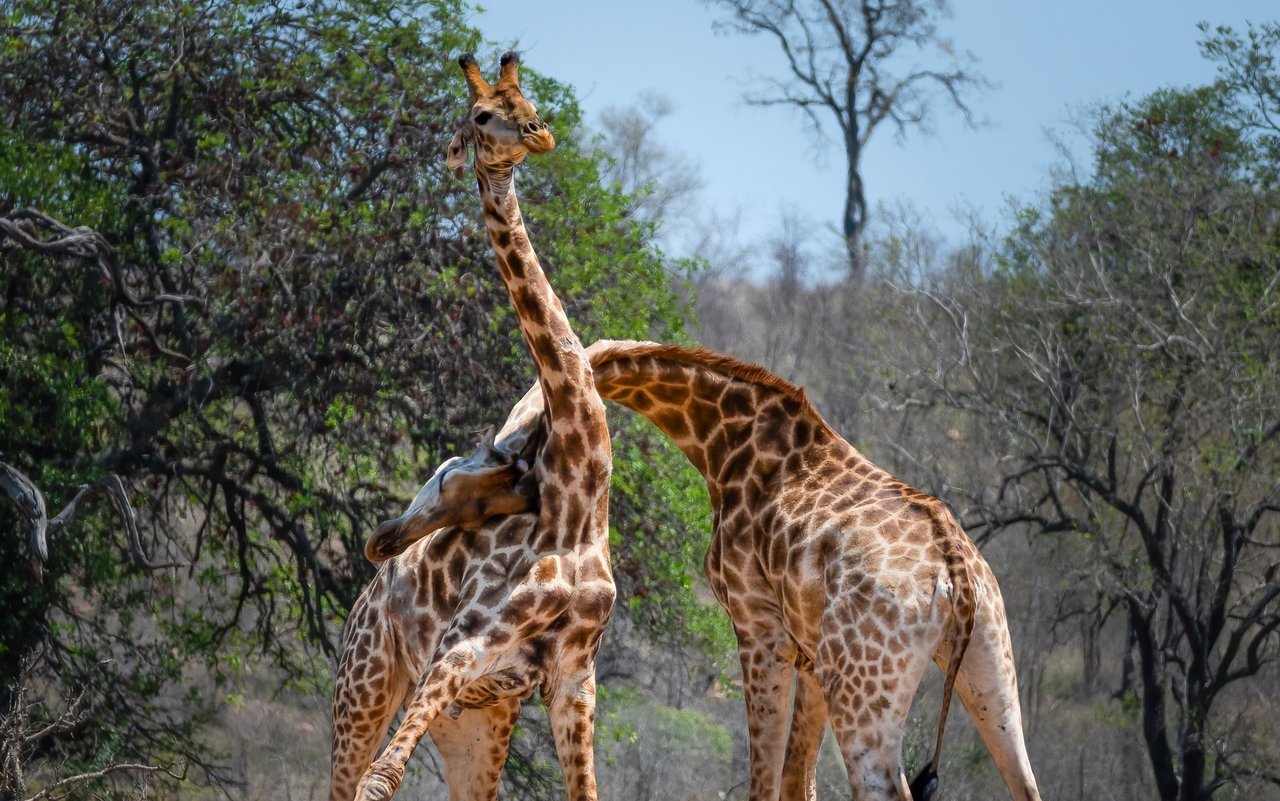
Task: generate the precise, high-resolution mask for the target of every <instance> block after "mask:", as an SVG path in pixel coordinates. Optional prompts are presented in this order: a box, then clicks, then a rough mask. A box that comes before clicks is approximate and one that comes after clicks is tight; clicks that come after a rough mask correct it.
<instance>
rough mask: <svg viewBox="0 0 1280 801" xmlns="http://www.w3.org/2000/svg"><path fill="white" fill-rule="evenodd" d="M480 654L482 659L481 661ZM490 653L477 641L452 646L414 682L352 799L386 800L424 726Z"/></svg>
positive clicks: (489, 658) (481, 668)
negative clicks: (396, 722)
mask: <svg viewBox="0 0 1280 801" xmlns="http://www.w3.org/2000/svg"><path fill="white" fill-rule="evenodd" d="M482 655H485V658H484V659H483V660H482ZM492 660H493V655H492V653H490V652H489V650H488V649H486V648H485V646H484V645H483V644H482V643H481V642H478V641H472V642H470V643H468V642H467V641H464V642H463V643H461V644H459V645H456V646H454V647H453V648H451V649H449V651H447V652H446V653H445V655H444V656H443V658H441V659H439V660H437V661H436V662H435V664H434V665H433V666H432V667H431V669H430V670H428V671H427V672H426V674H425V675H424V676H423V677H422V679H421V680H420V681H419V682H418V686H417V687H416V688H415V689H414V692H413V696H412V698H411V699H410V700H409V703H408V705H407V706H406V707H405V713H404V719H403V720H402V721H401V722H400V728H399V729H397V730H396V733H395V735H394V736H392V738H391V741H390V742H388V743H387V747H386V749H384V750H383V752H382V755H381V756H380V757H378V759H377V760H375V761H374V763H373V764H372V765H370V766H369V769H368V770H366V771H365V773H364V776H363V777H361V779H360V784H359V786H358V787H357V788H356V801H386V799H389V798H391V796H393V795H395V792H396V788H398V787H399V786H400V782H401V781H402V780H403V779H404V769H405V765H406V764H407V763H408V761H409V757H410V756H411V755H412V754H413V749H414V748H416V747H417V745H418V743H419V742H420V741H421V740H422V737H423V735H425V734H426V733H427V729H428V728H430V726H431V724H432V723H433V722H435V720H436V719H437V718H438V717H439V716H440V713H441V712H443V711H444V710H445V709H446V708H447V707H449V706H450V705H451V704H453V702H454V701H455V700H456V699H457V697H458V694H459V693H460V692H461V691H462V688H463V687H465V686H466V685H467V684H468V683H469V682H471V681H473V680H474V679H476V678H477V677H478V676H480V675H481V674H482V673H484V671H485V670H486V669H487V668H488V666H489V664H490V663H491V662H492Z"/></svg>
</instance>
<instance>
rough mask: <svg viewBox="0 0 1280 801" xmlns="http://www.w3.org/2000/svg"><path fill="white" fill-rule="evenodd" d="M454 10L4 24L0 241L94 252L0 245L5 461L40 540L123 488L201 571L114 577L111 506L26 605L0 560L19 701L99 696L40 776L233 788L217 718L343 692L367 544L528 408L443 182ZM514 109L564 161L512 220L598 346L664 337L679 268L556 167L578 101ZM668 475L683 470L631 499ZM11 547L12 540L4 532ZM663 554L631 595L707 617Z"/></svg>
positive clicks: (265, 11) (480, 238)
mask: <svg viewBox="0 0 1280 801" xmlns="http://www.w3.org/2000/svg"><path fill="white" fill-rule="evenodd" d="M466 10H467V9H466V6H464V5H463V4H462V3H461V2H458V1H457V0H404V1H403V2H401V1H400V0H356V2H347V1H346V0H342V2H338V1H337V0H333V1H332V2H328V1H326V0H321V1H320V2H314V3H308V4H305V5H303V4H292V3H290V4H284V3H279V2H274V1H273V0H243V1H242V2H231V1H230V0H208V1H206V2H195V1H194V0H183V1H182V2H177V3H164V4H158V3H144V4H138V3H123V2H96V1H94V2H91V1H90V0H71V2H67V3H59V4H54V5H50V4H48V3H43V2H32V0H3V1H2V2H0V26H3V27H2V29H0V215H2V216H3V217H4V219H6V220H10V221H12V220H15V219H17V217H16V215H18V214H19V213H20V212H21V210H22V209H25V208H36V209H39V210H41V211H42V212H44V213H45V214H48V215H50V216H51V217H52V218H55V219H56V220H60V221H62V222H64V223H66V224H67V225H68V226H88V227H90V228H92V229H94V230H95V231H97V232H98V233H99V234H101V236H102V238H103V239H104V240H105V243H107V248H106V249H104V250H103V252H101V253H98V254H96V255H85V254H83V253H82V254H80V255H79V256H77V255H76V254H75V253H60V254H55V253H52V252H50V251H48V250H47V249H41V248H39V247H29V246H28V247H23V246H21V245H20V243H19V240H17V239H13V238H10V239H5V238H3V236H2V235H0V247H3V250H0V259H3V261H0V296H2V297H3V298H4V302H3V306H0V330H2V332H3V333H2V335H0V387H3V388H4V389H0V423H2V424H0V459H3V460H4V461H7V462H10V463H12V464H14V465H15V466H17V467H18V468H19V469H21V470H22V471H24V472H25V473H27V475H29V476H30V477H31V478H32V479H33V480H34V481H35V482H36V483H37V484H38V485H40V486H41V487H43V488H44V490H45V492H46V495H47V497H48V499H49V502H50V505H51V508H60V504H61V503H65V501H66V500H67V499H69V497H70V495H71V494H72V493H73V492H74V490H75V488H76V486H77V485H80V484H83V483H87V482H90V481H94V480H97V479H99V478H101V477H103V476H107V475H111V474H115V475H118V476H120V477H121V478H122V480H123V481H124V482H125V485H126V486H127V487H128V489H129V493H130V496H131V498H132V501H133V505H134V507H135V509H136V511H137V513H138V515H139V518H140V521H141V528H142V530H143V533H144V545H145V548H146V549H147V551H148V552H149V553H150V554H151V556H152V557H153V558H154V560H155V561H156V562H164V563H176V564H179V565H181V567H180V568H177V569H169V570H166V571H147V570H144V569H141V568H140V567H138V566H136V565H133V564H130V563H129V562H128V561H127V560H126V559H124V558H122V557H123V554H124V544H123V540H122V538H121V537H120V536H119V535H118V534H115V533H114V532H115V530H116V529H117V527H118V524H117V519H116V518H115V517H114V515H113V513H112V510H111V509H110V508H108V507H106V506H105V505H99V506H96V507H93V508H91V509H90V510H89V512H88V513H87V515H86V516H85V517H84V518H82V519H81V520H80V521H79V522H78V523H77V524H76V526H75V527H74V528H73V529H70V530H68V531H67V532H66V533H65V534H64V535H62V536H60V537H58V538H56V539H55V540H54V541H53V542H52V543H51V544H50V547H51V562H50V565H49V566H48V571H49V572H48V576H47V579H46V582H45V583H44V584H43V585H41V586H39V587H33V585H32V581H31V578H30V576H29V574H28V573H27V571H26V568H25V565H26V563H27V561H26V554H25V553H23V552H22V549H21V547H20V544H19V542H18V538H16V537H6V538H5V539H4V540H3V543H2V544H0V557H3V565H4V567H3V568H0V594H2V595H3V597H4V602H5V608H6V610H7V611H8V610H12V614H7V615H6V620H5V621H4V623H3V624H0V632H2V633H3V638H0V666H3V668H4V670H3V673H4V675H5V676H6V677H13V676H17V675H18V671H17V669H16V666H17V664H18V661H19V660H20V659H21V658H22V657H24V656H29V655H31V654H36V655H38V659H37V661H36V663H35V666H34V668H33V670H32V676H33V678H32V682H34V683H36V684H38V685H40V687H41V688H42V691H43V692H44V693H45V694H46V695H47V697H49V698H51V699H56V698H58V697H66V698H70V697H73V696H74V693H73V692H72V691H71V690H69V689H67V688H72V687H77V688H78V687H84V688H88V696H87V697H86V699H85V701H84V703H85V704H86V706H87V708H89V709H91V710H92V714H90V715H87V716H85V717H84V719H83V720H78V721H77V723H76V725H75V726H74V727H72V728H71V730H69V731H51V732H49V733H48V736H47V737H45V738H43V740H42V741H41V742H38V743H35V744H34V745H33V747H32V748H31V749H30V750H28V751H27V752H26V756H27V758H28V759H29V760H31V763H32V764H33V765H35V766H37V768H38V771H39V770H44V769H45V767H48V769H49V770H56V768H55V767H54V766H55V765H57V764H64V767H65V769H66V770H75V769H78V768H80V767H82V766H86V765H91V764H92V763H93V762H94V760H98V759H103V758H107V759H118V760H120V761H130V760H140V761H154V762H157V763H160V764H165V765H177V764H179V763H182V762H190V763H193V764H195V765H196V766H197V767H199V768H201V770H200V771H193V772H192V776H193V778H196V779H198V780H199V781H209V782H215V783H217V782H224V781H226V780H228V779H229V778H231V777H230V776H229V774H227V773H226V772H224V771H222V770H221V769H220V768H219V765H218V759H217V755H216V754H212V753H210V751H209V749H208V748H207V747H206V740H205V738H204V737H203V736H202V733H201V727H202V726H204V725H205V724H206V723H207V722H208V720H209V718H210V716H212V715H213V714H214V712H215V710H216V709H217V708H218V706H219V705H220V704H221V703H222V702H223V701H224V700H225V699H223V698H222V697H221V696H220V693H221V690H220V689H219V688H220V687H222V686H224V685H225V684H226V683H227V681H228V679H229V678H230V677H232V676H234V675H235V674H236V673H237V672H238V671H241V670H243V669H244V668H245V667H246V666H247V665H251V664H255V663H263V662H267V663H269V664H271V665H273V666H274V668H276V669H278V670H279V671H280V673H279V675H280V676H281V680H282V681H285V682H289V683H290V684H291V685H297V684H299V683H301V684H318V685H321V686H323V684H324V683H325V682H326V681H327V675H325V674H324V673H323V668H324V666H323V665H321V672H320V673H319V674H317V671H316V661H315V660H313V659H311V658H310V654H311V652H312V649H313V647H315V646H319V647H320V648H323V649H326V650H331V649H332V646H333V634H334V631H335V628H336V626H337V625H338V624H340V622H341V621H342V619H343V618H344V616H345V614H346V610H347V609H348V608H349V607H350V605H351V603H352V602H353V600H354V598H355V596H356V594H357V593H358V591H359V588H360V586H361V585H362V583H363V582H364V581H365V580H367V578H368V577H369V576H370V575H371V567H370V566H369V565H368V564H367V563H365V561H364V560H363V558H362V556H361V550H360V547H361V545H362V542H363V539H364V538H365V536H366V534H367V533H368V531H369V530H370V527H371V526H372V525H374V524H376V523H377V522H378V521H379V520H381V519H385V518H386V517H389V516H391V515H393V514H396V513H398V512H399V511H401V508H402V507H403V504H404V501H405V495H406V494H407V493H409V492H412V490H413V489H414V488H416V482H417V481H418V480H419V479H420V478H421V476H422V474H423V472H424V471H425V469H427V468H429V467H431V466H434V465H435V464H436V463H438V462H439V461H440V460H441V459H443V458H444V457H445V456H447V455H448V454H449V453H450V452H451V451H454V450H457V449H460V448H466V447H469V440H470V439H471V437H472V433H471V432H473V431H474V430H477V429H479V428H482V427H483V426H484V425H486V424H488V423H490V422H493V421H495V420H499V419H501V417H502V416H503V415H504V414H505V411H506V409H507V407H509V405H510V403H511V402H512V400H513V399H514V398H515V397H516V396H517V395H518V393H519V391H520V390H522V389H523V388H524V387H525V386H527V385H528V383H529V380H530V376H529V373H528V368H527V367H526V366H525V365H526V363H527V359H525V358H524V357H523V356H522V354H521V351H520V348H521V347H522V345H521V344H520V343H521V340H520V337H519V334H518V331H517V329H516V326H515V324H514V320H513V318H512V317H511V316H510V313H509V311H508V305H509V304H508V302H507V298H506V296H505V292H504V291H503V290H502V287H501V284H500V283H499V282H498V281H497V278H496V276H495V275H494V274H493V272H494V271H493V270H491V269H490V268H489V266H490V264H491V262H492V256H491V252H490V247H489V244H488V242H487V240H486V238H485V237H484V235H483V229H482V228H481V227H480V226H479V224H478V219H477V215H476V213H475V212H476V203H475V199H474V193H475V188H474V186H473V184H472V182H471V181H470V180H458V179H456V178H454V177H453V176H452V175H451V174H449V173H448V172H447V171H446V169H445V167H444V164H443V158H442V155H441V154H442V153H443V150H444V145H445V143H446V142H447V140H448V137H449V136H451V134H452V130H451V121H452V120H454V119H455V118H456V117H457V116H458V115H459V114H460V113H461V110H462V101H461V98H463V97H464V96H465V95H464V93H463V91H462V84H461V81H460V80H459V76H458V74H457V69H456V66H455V65H454V64H453V61H452V58H453V57H454V56H456V55H457V54H458V53H460V52H463V51H469V50H476V49H478V48H479V47H480V45H481V44H482V43H481V40H480V37H479V35H478V34H477V33H476V32H475V31H474V30H471V29H469V28H467V27H466V26H464V25H463V24H461V23H460V22H459V20H461V19H463V18H464V17H465V13H466ZM523 83H524V84H525V86H526V88H527V89H528V90H529V93H530V95H532V96H535V97H536V98H537V100H538V103H539V105H540V107H542V108H543V110H544V111H545V112H546V113H545V114H544V116H545V118H546V119H547V120H548V122H549V123H550V124H551V125H552V127H553V128H554V129H555V130H556V131H557V132H558V133H560V134H562V135H561V136H560V137H559V138H560V140H561V145H560V147H558V148H557V150H556V151H555V152H554V153H553V154H552V155H550V156H548V157H546V158H545V159H543V160H540V161H538V162H536V163H535V164H531V165H530V166H529V167H528V168H526V170H525V171H524V172H523V173H522V185H521V193H522V197H523V198H524V199H525V207H526V213H527V216H528V218H529V221H530V228H531V231H532V235H533V237H534V240H535V242H537V243H538V247H539V250H540V253H541V254H542V255H543V256H544V258H545V262H546V263H547V266H548V271H549V273H550V274H551V276H552V280H553V282H554V283H555V285H556V287H557V289H558V290H559V291H560V294H561V297H562V299H563V300H564V301H565V303H566V306H567V308H568V311H569V314H570V316H571V318H572V319H573V320H574V321H575V323H576V324H577V325H578V326H579V333H580V334H581V335H582V336H583V338H584V340H586V341H590V340H591V339H593V338H596V337H599V336H612V337H659V338H671V337H674V336H678V333H679V320H680V312H681V310H680V307H679V305H678V302H677V300H676V296H675V295H674V294H672V293H671V292H670V290H669V288H668V287H669V273H670V270H671V269H672V268H673V266H672V265H669V264H667V263H666V261H665V260H664V258H663V256H662V254H661V253H659V252H658V251H657V250H655V249H654V248H653V247H651V246H650V245H648V244H647V243H648V240H649V236H650V230H649V229H648V228H647V227H645V226H641V225H638V224H635V223H633V222H630V221H629V220H628V216H627V215H628V209H629V208H631V206H632V202H631V201H630V200H629V199H628V198H627V197H626V196H624V195H623V194H621V193H620V192H618V191H615V190H613V189H610V188H609V187H607V186H602V185H601V181H600V178H599V170H600V164H599V157H597V156H592V155H589V154H586V153H584V152H583V151H581V150H579V149H578V148H576V147H575V146H574V144H573V142H572V137H568V136H564V135H563V134H564V132H567V131H570V130H574V129H576V128H577V127H578V126H579V124H580V112H579V110H578V107H577V105H576V102H575V100H574V98H573V97H572V95H571V94H570V92H569V91H568V90H567V89H566V88H565V87H564V86H562V85H560V84H557V83H556V82H554V81H552V80H550V79H546V78H542V77H539V76H537V75H536V74H534V73H532V72H531V71H526V72H525V80H524V82H523ZM35 164H38V165H40V169H31V165H35ZM35 233H36V234H46V233H47V232H46V231H36V232H35ZM37 238H38V237H37ZM627 441H629V440H625V441H624V442H623V446H622V447H620V448H619V450H620V451H622V452H624V453H627V452H634V450H635V449H634V448H630V447H628V446H627V445H626V442H627ZM636 441H637V442H643V441H644V440H643V437H641V438H640V439H638V440H636ZM637 447H639V446H637ZM646 447H647V446H646ZM638 458H639V457H638ZM646 458H648V457H646ZM663 459H667V460H668V461H669V462H674V461H677V460H678V459H679V457H678V455H675V456H670V455H660V454H656V453H655V455H653V456H652V459H651V460H650V461H648V462H644V463H643V464H639V463H638V464H636V465H630V464H627V463H623V464H621V465H620V467H621V470H620V472H621V473H623V474H624V475H625V474H627V472H628V471H642V470H659V471H666V470H668V469H669V468H668V467H665V466H664V464H666V463H665V462H663V461H662V460H663ZM664 491H665V490H662V489H660V488H655V487H651V486H645V485H640V484H637V485H635V486H632V487H630V488H628V489H627V491H626V492H627V497H628V498H629V499H631V500H630V507H629V508H631V509H633V510H635V515H636V516H635V517H634V518H626V517H622V516H619V515H615V518H614V520H615V524H616V525H617V526H618V528H619V530H621V531H628V530H639V529H642V528H645V527H647V526H650V525H652V526H653V527H654V528H655V529H656V530H662V531H665V532H674V531H677V530H678V531H688V530H692V529H693V527H694V525H695V524H686V523H681V522H679V520H678V519H677V517H675V516H673V515H681V514H687V513H688V510H689V509H690V508H691V506H690V504H689V503H685V505H684V506H682V507H680V508H679V509H677V510H676V511H675V512H674V513H673V512H670V511H669V509H670V507H668V506H666V505H664V503H663V502H661V501H660V500H659V495H660V493H661V492H664ZM623 506H624V508H628V507H627V505H625V504H624V505H623ZM640 510H643V514H640ZM0 528H3V529H4V530H7V531H17V530H19V521H18V520H17V516H16V514H15V512H14V510H13V509H12V507H10V506H9V505H7V504H5V505H3V506H2V507H0ZM662 542H663V543H665V545H664V547H665V548H666V550H663V549H657V548H655V549H654V550H652V551H645V552H643V554H642V555H641V556H639V557H637V558H633V559H632V562H633V563H634V569H633V570H632V572H631V574H630V580H631V581H632V586H633V587H634V588H636V590H637V593H638V594H644V588H645V587H646V586H648V584H647V583H648V582H649V581H651V580H652V581H653V582H654V585H655V586H654V589H653V590H652V598H653V600H652V601H651V603H652V604H653V605H654V608H658V607H661V606H663V605H664V604H665V603H666V601H665V600H664V599H668V598H673V596H672V595H671V594H672V593H675V594H676V596H677V597H675V598H674V600H673V601H672V603H673V604H674V606H676V607H678V608H684V607H687V606H689V604H692V603H693V602H692V601H691V600H689V596H690V592H691V590H690V587H689V585H688V583H687V582H680V581H672V580H671V579H670V578H669V576H670V574H671V572H672V569H673V568H672V567H671V565H672V561H671V560H672V558H673V554H680V555H683V553H684V548H685V544H684V542H683V541H680V540H679V538H677V537H674V536H668V537H666V538H665V539H663V540H662ZM627 548H628V540H627V538H626V537H625V536H623V537H620V539H619V550H621V551H623V553H624V554H625V552H626V550H627ZM651 564H652V565H655V566H656V567H653V569H652V570H651V569H650V565H651ZM647 603H648V602H647ZM638 614H640V615H641V617H644V616H645V615H646V614H648V613H644V612H643V611H640V612H638ZM657 618H658V616H656V615H654V616H653V619H654V620H655V621H656V620H657ZM12 689H13V685H10V690H12ZM7 697H8V698H9V699H11V700H12V699H13V698H14V697H15V696H12V695H10V696H7ZM43 714H45V715H46V716H47V717H48V718H50V719H51V718H54V717H57V715H58V714H59V711H58V710H57V709H53V708H50V709H47V710H44V711H43ZM39 722H40V721H39V720H35V721H34V723H33V725H35V724H38V723H39ZM62 760H65V763H62V762H61V761H62ZM38 771H37V772H38ZM197 774H198V775H197ZM39 775H41V776H46V778H50V779H51V777H52V774H39ZM118 779H119V777H118V776H115V777H108V778H106V779H104V780H102V782H100V783H99V784H100V785H101V786H100V787H99V788H98V789H99V790H102V791H104V792H105V791H106V789H105V788H107V787H109V786H110V782H111V781H113V780H118ZM121 786H123V785H121Z"/></svg>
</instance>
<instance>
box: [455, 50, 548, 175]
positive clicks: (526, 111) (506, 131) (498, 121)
mask: <svg viewBox="0 0 1280 801" xmlns="http://www.w3.org/2000/svg"><path fill="white" fill-rule="evenodd" d="M458 64H460V65H461V66H462V74H463V75H464V76H465V77H466V79H467V89H468V90H470V92H471V107H470V108H469V109H467V116H466V119H464V120H463V121H462V125H460V126H459V127H458V132H457V133H456V134H454V137H453V141H452V142H450V143H449V152H448V157H447V159H446V160H447V163H448V165H449V166H450V167H451V168H453V169H455V170H458V172H459V173H461V171H462V168H463V166H464V165H465V164H466V160H467V146H468V145H470V146H471V147H472V148H473V149H474V150H475V163H476V168H477V169H484V168H486V167H490V166H492V167H504V166H509V167H514V166H515V165H517V164H519V163H520V162H522V161H524V157H525V156H527V155H528V154H530V153H533V154H534V155H540V154H542V153H547V152H549V151H550V150H551V149H552V148H553V147H555V146H556V140H555V137H553V136H552V135H551V131H550V130H548V128H547V124H546V123H545V122H543V121H542V120H541V119H540V118H539V117H538V110H537V109H536V108H534V107H533V104H532V103H530V102H529V101H528V100H526V99H525V97H524V95H523V94H521V92H520V57H519V56H517V55H516V54H515V53H510V52H509V53H506V54H504V55H503V56H502V72H501V73H500V74H499V77H498V82H497V83H495V84H490V83H488V82H487V81H485V79H484V76H483V75H481V74H480V67H479V66H478V65H477V64H476V59H475V56H473V55H471V54H470V53H467V54H466V55H463V56H461V57H459V58H458Z"/></svg>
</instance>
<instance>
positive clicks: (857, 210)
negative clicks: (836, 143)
mask: <svg viewBox="0 0 1280 801" xmlns="http://www.w3.org/2000/svg"><path fill="white" fill-rule="evenodd" d="M845 149H846V151H847V155H848V157H849V160H848V172H847V174H846V182H845V196H844V218H843V220H842V226H841V227H842V232H843V234H844V244H845V248H846V252H847V253H848V258H849V281H850V283H851V284H852V285H853V286H854V287H860V286H862V281H863V279H864V278H865V277H866V273H867V254H866V251H865V250H864V244H865V243H864V240H863V229H864V228H866V225H867V198H866V195H865V193H864V190H863V186H862V173H861V171H860V166H859V163H860V158H859V157H860V156H861V153H860V148H859V147H858V144H857V143H856V142H848V143H846V146H845Z"/></svg>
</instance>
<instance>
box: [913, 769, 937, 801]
mask: <svg viewBox="0 0 1280 801" xmlns="http://www.w3.org/2000/svg"><path fill="white" fill-rule="evenodd" d="M937 789H938V771H937V770H935V769H934V767H933V765H925V768H924V770H922V771H920V775H919V776H916V777H915V779H914V780H913V781H912V782H911V801H929V799H930V798H933V793H934V791H935V790H937Z"/></svg>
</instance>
